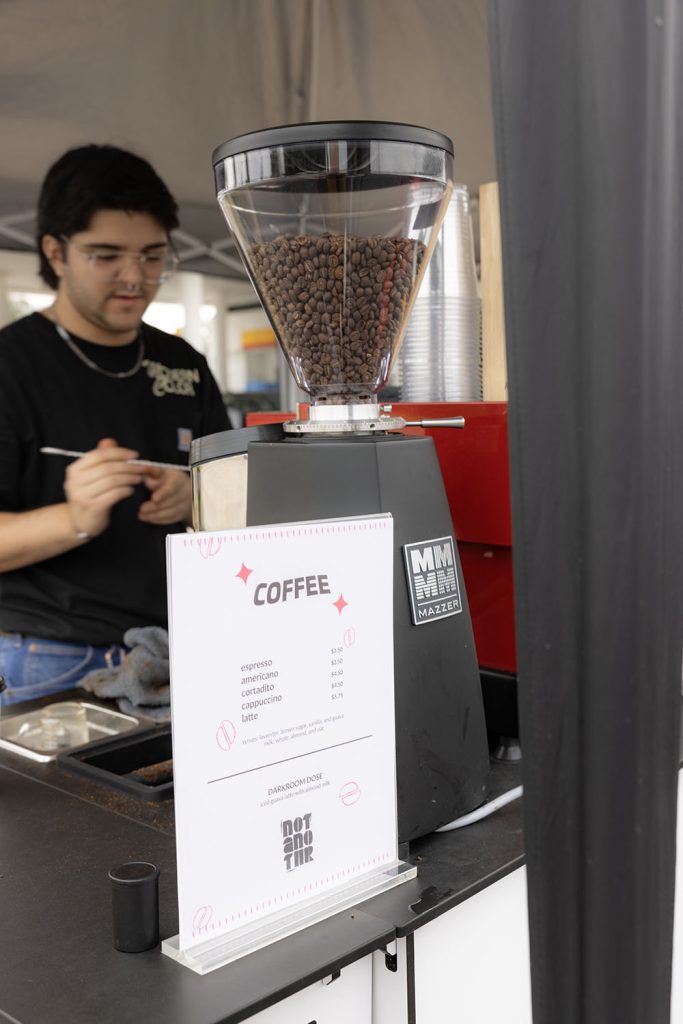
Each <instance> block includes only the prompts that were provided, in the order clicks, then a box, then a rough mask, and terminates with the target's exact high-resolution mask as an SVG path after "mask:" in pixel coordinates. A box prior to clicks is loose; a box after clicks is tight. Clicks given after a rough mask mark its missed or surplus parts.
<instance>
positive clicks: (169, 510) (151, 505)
mask: <svg viewBox="0 0 683 1024" xmlns="http://www.w3.org/2000/svg"><path fill="white" fill-rule="evenodd" d="M143 482H144V484H145V486H146V487H147V489H148V490H149V492H150V497H149V501H145V502H143V504H142V505H141V506H140V508H139V509H138V519H141V520H142V522H143V523H152V524H153V525H155V526H169V525H170V524H171V523H190V522H192V490H191V485H190V474H189V473H184V472H183V471H182V470H180V469H178V470H175V469H151V468H149V467H147V469H146V471H145V475H144V481H143Z"/></svg>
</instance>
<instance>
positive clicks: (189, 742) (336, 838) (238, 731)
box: [164, 515, 414, 973]
mask: <svg viewBox="0 0 683 1024" xmlns="http://www.w3.org/2000/svg"><path fill="white" fill-rule="evenodd" d="M167 558H168V580H169V637H170V660H171V698H172V722H173V759H174V778H175V809H176V837H177V838H176V841H177V853H178V899H179V915H180V931H179V935H178V937H177V940H171V941H172V943H174V944H173V947H172V948H167V946H168V944H167V943H165V944H164V951H165V952H167V953H169V955H171V956H175V958H176V959H182V956H183V954H187V956H188V957H189V958H190V959H192V955H193V953H196V952H197V951H200V952H201V950H202V949H204V948H206V947H207V945H208V946H211V948H214V946H215V945H216V943H215V942H214V941H213V940H217V939H218V940H219V939H221V938H222V937H224V938H225V940H226V942H227V944H228V945H229V946H230V948H231V950H233V952H234V949H239V950H241V952H238V953H237V954H236V955H242V952H247V951H251V950H252V949H253V948H257V946H258V945H263V944H265V942H264V941H263V936H267V935H268V934H269V932H270V931H271V930H272V931H273V938H274V937H277V934H275V933H277V932H278V927H279V928H280V930H281V929H282V927H283V926H284V927H285V928H286V929H287V931H288V932H291V931H293V930H296V927H302V926H303V924H301V923H299V924H295V925H294V926H293V922H295V920H298V921H299V922H302V921H303V922H304V923H305V921H306V920H308V919H309V918H310V914H307V913H306V911H307V910H310V911H311V914H318V913H319V911H320V906H321V905H322V904H325V906H329V907H330V908H333V909H330V910H329V913H334V912H337V911H338V910H339V908H340V903H339V899H338V897H340V896H341V895H343V894H344V893H347V894H349V893H351V894H355V895H356V901H357V900H358V899H363V898H366V896H364V895H363V892H364V884H365V883H366V882H368V880H370V881H371V884H370V885H369V890H368V891H367V896H370V895H374V894H375V893H376V892H377V891H381V889H382V888H387V887H389V885H385V884H381V880H380V888H379V890H378V889H377V887H376V883H377V879H378V878H379V877H380V876H381V878H385V877H391V878H395V877H396V867H397V865H398V864H399V862H398V861H397V820H396V768H395V734H394V685H393V682H394V677H393V635H392V632H393V609H392V593H393V520H392V518H391V516H389V515H377V516H365V517H359V518H348V519H339V520H322V521H318V522H312V523H292V524H285V525H277V526H272V527H261V526H259V527H252V528H246V529H241V530H228V531H221V532H213V533H195V534H176V535H174V536H170V537H169V538H168V546H167ZM413 873H414V871H413ZM372 880H374V881H372ZM402 880H405V879H402ZM392 884H398V882H394V883H392ZM322 916H326V915H325V914H324V913H323V914H322ZM317 919H320V917H319V916H318V918H317ZM271 925H272V926H273V928H272V929H271V927H270V926H271ZM255 935H256V936H258V938H257V940H255V939H254V936H255ZM273 938H268V937H266V938H265V941H273ZM255 942H256V945H255V944H254V943H255ZM218 944H219V945H220V942H218ZM197 955H198V956H199V959H200V960H201V955H199V953H198V954H197ZM234 958H235V956H233V955H232V953H231V954H230V956H228V957H227V959H234ZM227 959H225V958H224V959H222V960H221V961H220V962H221V963H223V962H227ZM188 966H193V965H192V964H191V963H188ZM212 966H219V964H218V963H212V965H211V967H212ZM211 967H206V966H205V967H203V968H201V967H196V966H195V967H194V969H195V970H200V971H201V972H202V973H203V971H204V970H207V969H211Z"/></svg>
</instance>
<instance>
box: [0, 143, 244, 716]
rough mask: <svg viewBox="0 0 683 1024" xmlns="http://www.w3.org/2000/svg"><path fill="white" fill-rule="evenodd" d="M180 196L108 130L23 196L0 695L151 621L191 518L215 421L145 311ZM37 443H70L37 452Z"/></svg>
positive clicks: (8, 426) (9, 338) (192, 374)
mask: <svg viewBox="0 0 683 1024" xmlns="http://www.w3.org/2000/svg"><path fill="white" fill-rule="evenodd" d="M177 225H178V219H177V206H176V203H175V201H174V199H173V197H172V196H171V194H170V193H169V191H168V189H167V188H166V186H165V185H164V183H163V182H162V181H161V180H160V178H159V177H158V176H157V174H156V173H155V171H154V170H153V169H152V167H151V166H150V165H149V164H148V163H147V162H146V161H145V160H143V159H141V158H140V157H138V156H136V155H134V154H132V153H129V152H126V151H124V150H120V149H117V148H114V147H112V146H94V145H90V146H85V147H82V148H79V149H74V150H71V151H69V152H67V153H65V154H64V155H63V156H62V157H61V158H60V159H59V160H58V161H57V162H56V163H55V164H54V165H53V166H52V167H51V168H50V170H49V172H48V174H47V176H46V178H45V181H44V183H43V186H42V190H41V194H40V201H39V210H38V250H39V258H40V273H41V276H42V278H43V280H44V281H45V282H46V283H47V284H48V285H50V287H52V288H54V290H55V292H56V295H55V300H54V302H53V304H52V305H51V306H50V308H49V309H47V310H46V311H45V312H44V313H34V314H32V315H31V316H27V317H25V318H24V319H22V320H19V321H17V322H16V323H14V324H11V325H10V326H8V327H6V328H4V329H3V330H1V331H0V676H3V677H4V678H5V681H6V683H7V689H6V690H5V692H4V693H2V695H1V696H0V700H2V702H3V703H15V702H17V701H22V700H29V699H34V698H36V697H39V696H45V695H47V694H51V693H55V692H58V691H60V690H63V689H68V688H70V687H72V686H74V685H76V684H77V683H78V681H79V680H80V679H81V678H82V677H83V676H84V675H85V674H86V673H88V672H90V671H91V670H92V669H95V668H100V667H104V666H113V665H116V664H117V663H118V660H119V659H120V656H121V653H122V644H123V635H124V633H125V632H126V631H127V630H128V629H130V628H132V627H135V626H149V625H157V626H165V625H166V621H167V612H166V577H165V537H166V534H167V533H172V532H177V531H180V530H183V529H184V528H185V524H187V523H189V522H190V518H191V500H190V479H189V474H188V473H187V472H184V471H182V470H181V469H178V470H174V469H151V468H149V467H144V466H137V465H133V464H131V461H130V460H131V459H133V458H135V457H136V456H138V455H139V456H140V457H141V458H144V459H150V460H154V461H159V462H165V463H172V464H177V465H178V466H187V461H188V452H189V449H190V443H191V441H192V438H193V437H199V436H201V435H205V434H211V433H214V432H216V431H220V430H225V429H226V428H228V427H229V422H228V418H227V415H226V412H225V408H224V405H223V401H222V399H221V395H220V392H219V390H218V387H217V385H216V382H215V380H214V378H213V377H212V375H211V373H210V371H209V368H208V366H207V364H206V360H205V359H204V358H203V356H201V355H200V354H199V353H198V352H197V351H195V350H194V349H193V348H192V347H191V346H190V345H189V344H188V343H187V342H185V341H183V340H182V339H181V338H178V337H175V336H173V335H169V334H166V333H164V332H163V331H159V330H157V329H155V328H153V327H150V326H149V325H147V324H144V323H143V322H142V316H143V313H144V312H145V309H146V308H147V306H148V305H149V303H150V302H151V301H152V299H153V298H154V296H155V295H156V293H157V290H158V288H159V286H160V284H161V283H162V282H163V281H164V280H166V279H167V278H168V277H169V276H170V274H171V273H172V271H173V269H174V266H175V257H174V254H173V250H172V246H171V242H170V232H171V231H172V230H173V228H175V227H177ZM44 446H51V447H57V448H62V449H67V450H72V451H83V452H85V453H86V454H85V455H83V456H82V457H81V458H77V459H75V460H70V459H68V458H65V457H63V456H49V455H45V454H41V452H40V449H41V447H44Z"/></svg>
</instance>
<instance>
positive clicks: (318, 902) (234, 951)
mask: <svg viewBox="0 0 683 1024" xmlns="http://www.w3.org/2000/svg"><path fill="white" fill-rule="evenodd" d="M416 876H417V868H416V867H415V866H414V865H412V864H406V863H404V862H403V861H396V862H395V863H394V864H392V865H388V866H387V865H385V866H384V867H383V868H382V869H381V870H380V871H375V872H372V873H370V874H368V875H365V876H362V877H360V878H356V879H354V880H353V881H352V882H350V883H348V884H347V885H344V886H339V888H338V889H336V890H333V891H332V892H327V893H325V895H324V896H320V897H317V898H314V899H309V900H302V902H301V903H300V904H299V905H298V906H296V907H295V908H294V909H292V908H289V909H288V910H286V911H283V912H282V913H279V914H272V915H270V916H269V917H266V918H261V920H259V921H257V922H254V923H253V924H251V925H247V926H245V927H244V928H240V929H237V930H235V931H232V932H230V934H228V935H220V936H216V937H215V938H211V939H207V940H206V942H202V943H199V944H198V945H196V946H193V947H192V948H191V949H186V950H182V949H180V948H179V945H178V938H179V937H178V936H177V935H174V936H173V938H171V939H164V941H163V942H162V943H161V951H162V953H165V954H166V956H169V957H171V959H173V960H177V961H178V963H180V964H182V965H183V966H184V967H189V968H190V970H192V971H195V972H196V973H197V974H208V973H209V972H210V971H214V970H216V968H218V967H224V966H225V965H226V964H229V963H232V962H233V961H234V960H239V959H240V957H243V956H246V955H247V954H248V953H255V952H256V950H258V949H262V948H263V947H264V946H268V945H270V943H272V942H277V941H279V940H280V939H285V938H287V936H288V935H293V934H294V933H295V932H298V931H301V930H302V929H304V928H308V927H310V926H311V925H314V924H317V923H318V922H320V921H324V920H326V919H327V918H328V917H332V916H333V915H334V914H339V913H341V912H342V911H343V910H348V909H349V908H350V907H354V906H356V905H357V904H358V903H361V902H362V901H363V900H367V899H370V898H371V897H372V896H379V894H380V893H382V892H386V891H387V890H389V889H393V888H395V887H396V886H398V885H402V884H403V882H408V881H410V879H411V878H415V877H416Z"/></svg>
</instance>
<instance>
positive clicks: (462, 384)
mask: <svg viewBox="0 0 683 1024" xmlns="http://www.w3.org/2000/svg"><path fill="white" fill-rule="evenodd" d="M399 359H400V367H401V399H402V401H404V402H476V401H479V400H480V399H481V397H482V372H481V300H480V298H479V288H478V284H477V272H476V267H475V261H474V240H473V236H472V222H471V219H470V212H469V196H468V192H467V187H466V186H465V185H455V186H454V190H453V195H452V197H451V200H450V203H449V206H448V210H447V211H446V216H445V217H444V221H443V224H442V226H441V231H440V234H439V237H438V239H437V242H436V246H435V248H434V252H433V254H432V258H431V260H430V262H429V264H428V266H427V270H426V272H425V276H424V278H423V280H422V284H421V285H420V290H419V291H418V294H417V297H416V299H415V303H414V305H413V309H412V312H411V314H410V319H409V321H408V326H407V328H406V333H405V337H404V339H403V344H402V346H401V350H400V356H399Z"/></svg>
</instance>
